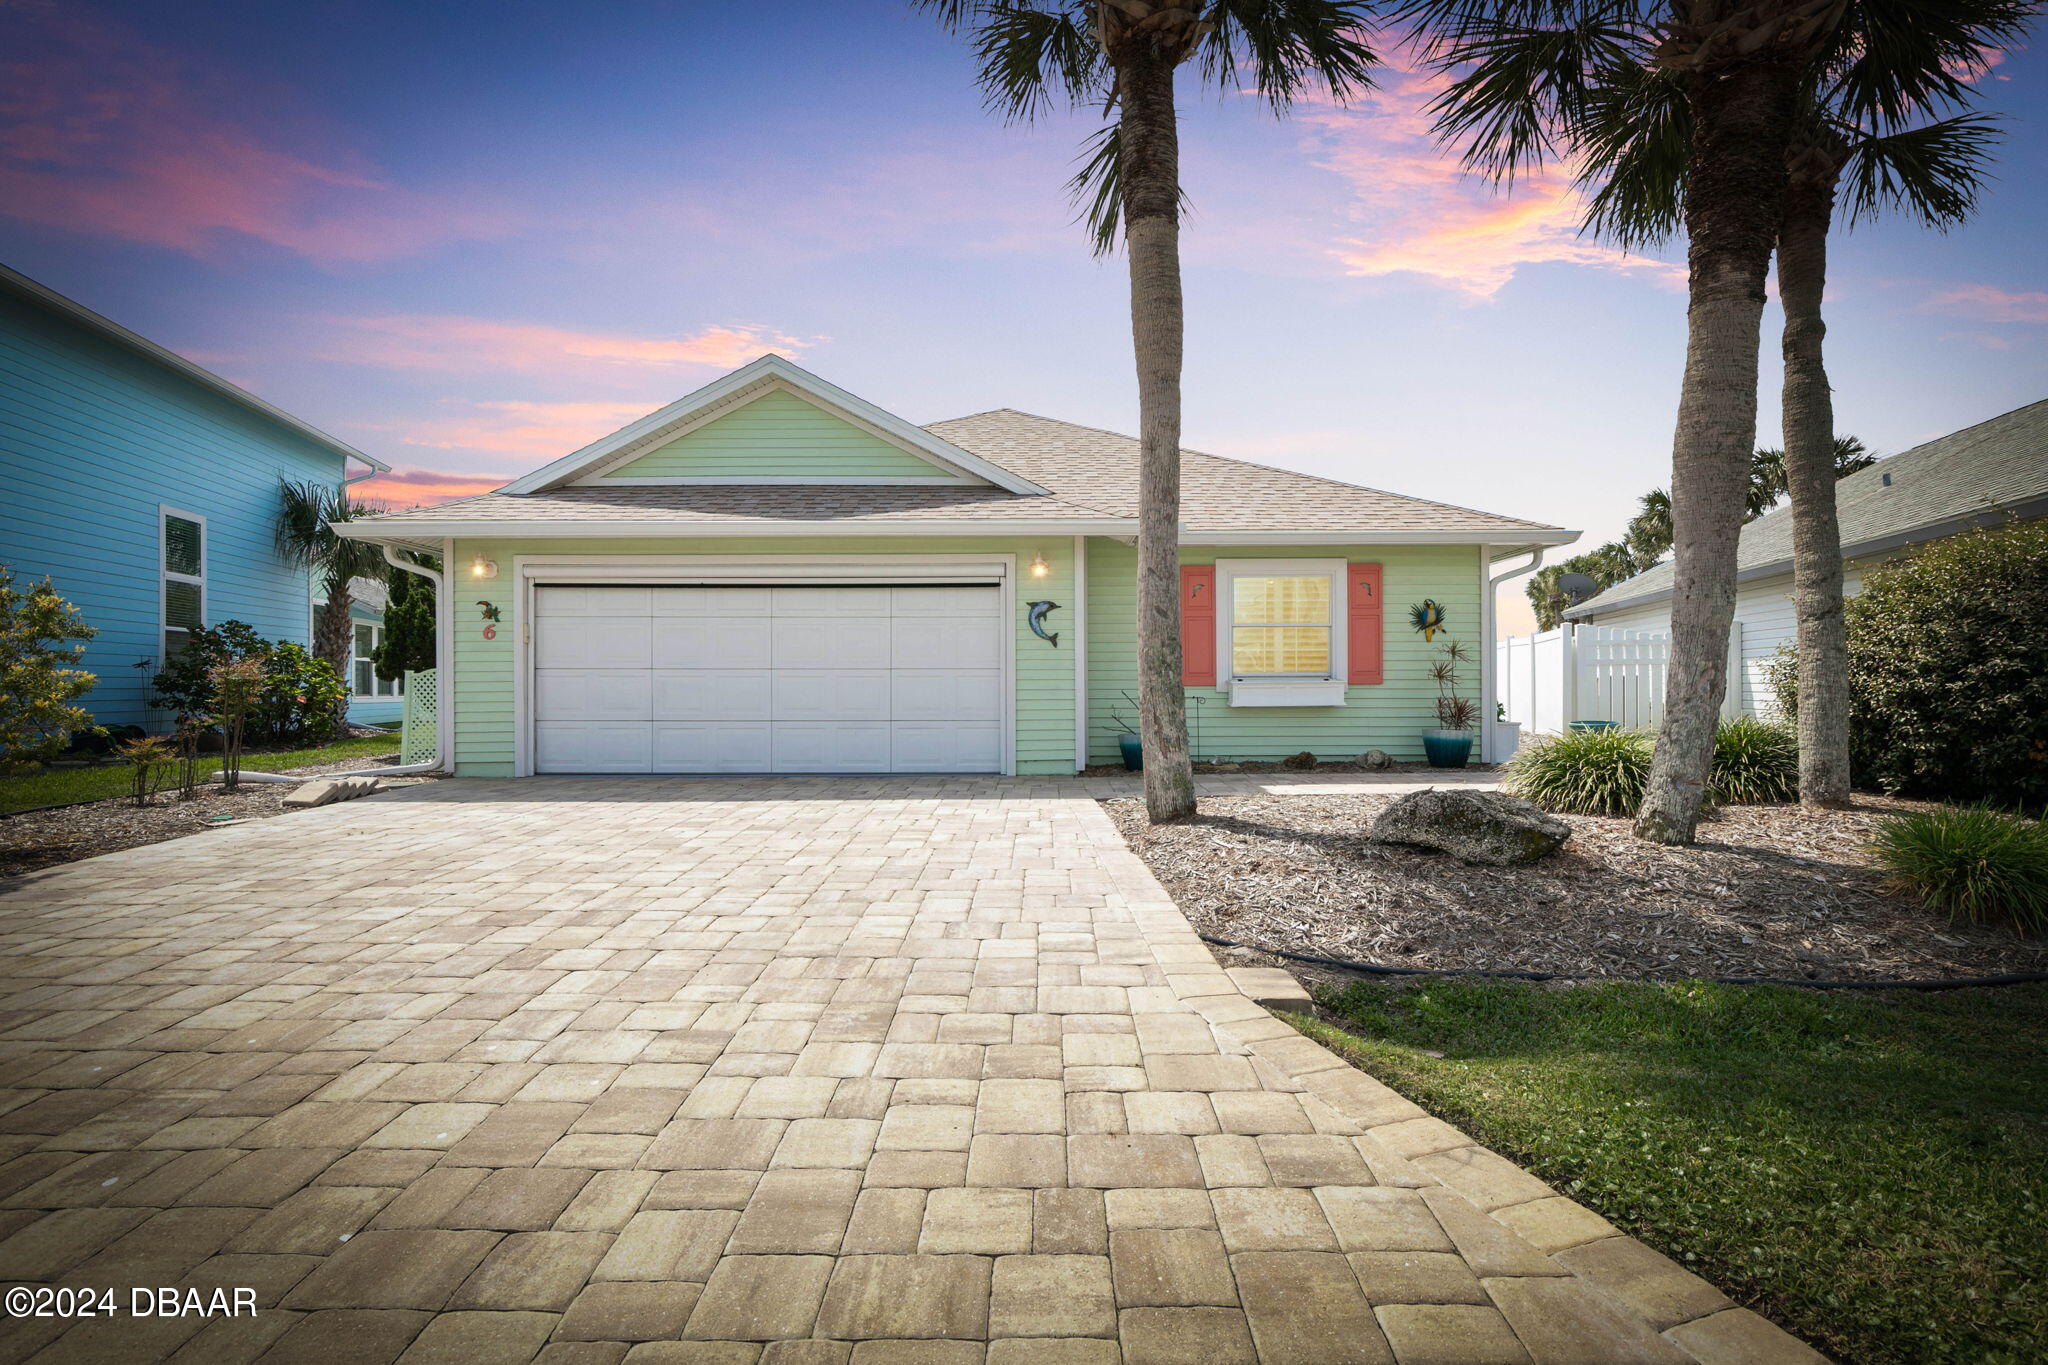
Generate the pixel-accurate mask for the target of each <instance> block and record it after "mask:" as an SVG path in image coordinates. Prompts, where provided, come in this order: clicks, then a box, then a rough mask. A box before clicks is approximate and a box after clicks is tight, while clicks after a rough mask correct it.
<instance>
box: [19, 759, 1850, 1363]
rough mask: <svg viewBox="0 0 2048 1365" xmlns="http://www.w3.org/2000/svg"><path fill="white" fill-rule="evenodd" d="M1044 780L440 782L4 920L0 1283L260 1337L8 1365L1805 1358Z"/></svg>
mask: <svg viewBox="0 0 2048 1365" xmlns="http://www.w3.org/2000/svg"><path fill="white" fill-rule="evenodd" d="M1073 790H1074V788H1072V787H1071V786H1070V787H1067V788H1066V789H1065V793H1066V794H1062V789H1061V788H1060V786H1059V785H1058V784H1057V783H1051V782H1041V783H1033V782H1029V781H1008V782H1002V781H994V780H986V781H980V782H977V781H933V782H925V783H917V782H910V781H879V780H877V781H852V780H837V781H835V780H796V779H780V780H774V779H754V780H748V781H704V780H699V781H666V780H659V781H650V780H545V781H527V782H522V783H512V782H451V783H441V784H437V785H433V786H427V787H418V788H412V789H409V790H406V791H403V792H398V793H393V794H390V795H387V796H383V797H378V798H375V799H372V800H369V801H359V802H355V803H352V804H349V805H345V806H336V807H330V808H327V809H324V810H319V811H313V812H307V813H304V814H299V815H293V816H289V817H285V818H281V819H276V820H268V821H263V822H260V823H256V824H251V825H246V826H240V827H235V828H230V829H225V830H221V831H218V832H214V833H209V834H205V835H200V836H196V837H193V838H190V839H185V840H180V841H177V842H173V843H168V844H161V845H157V846H154V847H149V848H141V849H133V850H130V851H128V852H125V853H120V854H115V855H112V856H109V857H106V858H102V859H97V860H94V861H92V862H88V863H83V864H76V865H73V866H71V867H68V868H64V869H60V870H57V871H54V872H49V873H43V874H37V875H34V876H32V877H29V878H25V879H23V880H22V881H21V882H19V883H15V884H13V885H12V887H11V889H9V890H7V891H4V892H0V950H4V954H5V963H4V980H0V1049H4V1051H0V1086H5V1087H8V1088H7V1089H6V1090H4V1091H0V1143H4V1146H0V1156H4V1158H5V1164H4V1165H0V1237H4V1238H5V1240H4V1242H0V1279H4V1280H7V1281H9V1282H27V1283H32V1284H44V1285H51V1284H54V1285H72V1286H93V1287H96V1288H114V1289H116V1290H118V1291H119V1298H120V1302H121V1306H122V1307H123V1308H125V1307H127V1306H128V1291H129V1289H130V1287H132V1286H144V1287H158V1286H198V1287H201V1288H206V1289H210V1288H212V1287H214V1286H225V1287H231V1288H233V1287H240V1288H247V1289H251V1290H253V1291H254V1296H255V1300H256V1302H257V1304H258V1305H259V1309H260V1311H258V1312H256V1313H255V1314H254V1316H248V1315H244V1316H240V1317H232V1318H214V1319H203V1318H198V1317H192V1316H183V1317H175V1318H162V1317H158V1318H145V1319H139V1320H138V1319H135V1318H131V1317H127V1316H117V1317H114V1318H111V1319H109V1318H99V1319H64V1318H30V1319H15V1320H12V1321H8V1322H6V1323H5V1324H0V1331H4V1332H5V1334H6V1338H5V1345H4V1349H0V1357H4V1358H5V1359H7V1360H14V1359H22V1358H29V1357H33V1358H35V1359H37V1360H42V1359H52V1360H54V1359H73V1358H76V1359H114V1360H143V1359H155V1358H163V1357H171V1358H175V1359H179V1360H193V1361H205V1362H226V1361H237V1360H251V1359H259V1358H260V1359H263V1360H266V1361H286V1360H318V1361H326V1360H337V1361H338V1360H348V1361H384V1360H393V1359H400V1358H403V1359H404V1360H406V1361H451V1362H457V1361H459V1362H494V1361H500V1360H502V1361H524V1360H528V1359H532V1358H534V1357H536V1356H538V1357H539V1358H541V1359H543V1360H548V1361H561V1362H584V1361H589V1362H599V1361H606V1362H608V1361H617V1360H619V1359H621V1358H626V1359H630V1360H631V1361H633V1362H635V1363H636V1365H642V1363H644V1362H678V1361H721V1362H722V1361H735V1362H743V1361H754V1360H760V1361H763V1362H773V1363H774V1365H812V1363H813V1362H820V1363H822V1362H847V1361H849V1360H851V1361H852V1362H859V1363H863V1365H865V1363H869V1362H876V1363H878V1362H890V1361H901V1362H934V1363H936V1365H956V1362H957V1363H958V1365H966V1363H967V1362H982V1361H984V1360H985V1361H986V1362H987V1365H1026V1363H1027V1362H1045V1363H1046V1365H1112V1363H1113V1362H1116V1361H1119V1360H1122V1361H1125V1362H1129V1363H1130V1365H1147V1363H1149V1362H1173V1363H1174V1365H1180V1363H1181V1362H1234V1361H1251V1360H1254V1359H1257V1360H1264V1361H1296V1362H1304V1363H1305V1365H1326V1363H1328V1362H1345V1361H1389V1360H1399V1361H1401V1362H1404V1363H1407V1362H1421V1361H1446V1362H1486V1361H1527V1360H1531V1359H1533V1360H1535V1361H1538V1362H1549V1361H1561V1362H1591V1361H1606V1360H1647V1361H1665V1360H1672V1361H1682V1360H1687V1359H1692V1358H1694V1356H1695V1355H1697V1356H1699V1357H1701V1358H1707V1359H1745V1360H1747V1359H1764V1358H1771V1359H1775V1358H1778V1356H1777V1355H1776V1354H1771V1353H1774V1352H1782V1353H1784V1358H1787V1359H1790V1358H1794V1353H1796V1352H1797V1351H1799V1350H1803V1348H1799V1347H1797V1346H1796V1343H1792V1342H1791V1341H1790V1339H1789V1338H1785V1337H1783V1336H1782V1335H1781V1334H1777V1333H1776V1331H1775V1329H1773V1328H1771V1327H1769V1325H1768V1324H1765V1323H1764V1322H1763V1321H1762V1320H1761V1319H1758V1318H1755V1317H1754V1316H1753V1315H1750V1314H1748V1313H1746V1312H1743V1311H1742V1310H1738V1309H1734V1308H1732V1307H1731V1306H1730V1305H1729V1304H1728V1302H1727V1300H1725V1299H1723V1298H1722V1297H1721V1296H1720V1295H1719V1294H1718V1293H1716V1292H1715V1291H1714V1290H1712V1289H1711V1288H1710V1287H1709V1286H1707V1285H1705V1284H1704V1283H1703V1282H1701V1281H1699V1280H1696V1279H1693V1278H1692V1277H1690V1276H1687V1275H1684V1273H1683V1272H1680V1271H1678V1270H1676V1268H1675V1267H1671V1266H1670V1265H1669V1263H1667V1262H1663V1261H1662V1260H1661V1258H1657V1257H1655V1256H1653V1255H1652V1254H1651V1253H1649V1252H1648V1251H1647V1250H1645V1249H1643V1248H1642V1247H1640V1246H1639V1245H1638V1244H1637V1243H1635V1242H1633V1241H1631V1240H1629V1239H1627V1238H1621V1237H1618V1236H1616V1235H1614V1232H1613V1229H1612V1228H1610V1227H1608V1226H1607V1225H1606V1224H1604V1223H1602V1222H1601V1221H1600V1220H1598V1219H1597V1218H1595V1217H1594V1216H1593V1215H1591V1214H1589V1213H1587V1212H1586V1211H1584V1210H1583V1209H1580V1208H1579V1207H1578V1206H1577V1205H1575V1204H1572V1203H1570V1202H1569V1201H1566V1200H1563V1199H1560V1198H1557V1197H1556V1196H1555V1195H1554V1193H1553V1192H1552V1191H1551V1190H1549V1189H1548V1188H1547V1187H1545V1186H1543V1185H1542V1184H1540V1183H1539V1182H1537V1181H1536V1180H1535V1179H1534V1178H1533V1177H1531V1176H1529V1175H1527V1174H1526V1173H1524V1172H1522V1171H1520V1170H1519V1169H1518V1168H1516V1167H1515V1166H1513V1165H1512V1164H1510V1163H1508V1162H1506V1161H1504V1160H1502V1159H1501V1158H1499V1157H1497V1156H1494V1155H1493V1154H1491V1153H1489V1152H1486V1151H1484V1150H1483V1149H1480V1148H1476V1147H1473V1146H1472V1145H1471V1144H1470V1143H1469V1142H1468V1141H1467V1140H1466V1139H1465V1138H1464V1137H1463V1136H1462V1135H1461V1134H1459V1133H1458V1132H1457V1131H1456V1130H1454V1129H1451V1128H1449V1127H1447V1126H1445V1125H1443V1124H1441V1123H1439V1122H1437V1121H1436V1120H1433V1119H1430V1118H1427V1117H1424V1116H1422V1115H1421V1113H1420V1111H1419V1110H1417V1109H1415V1108H1414V1107H1413V1106H1412V1105H1410V1104H1408V1103H1407V1102H1406V1101H1404V1100H1401V1099H1400V1098H1399V1097H1397V1096H1395V1095H1394V1094H1393V1093H1392V1092H1390V1091H1388V1090H1386V1089H1385V1088H1384V1087H1382V1086H1379V1085H1378V1084H1377V1083H1375V1082H1373V1081H1372V1080H1370V1079H1369V1078H1367V1077H1365V1076H1363V1075H1361V1074H1359V1073H1358V1072H1356V1071H1353V1070H1351V1069H1349V1068H1346V1067H1344V1066H1343V1065H1342V1064H1340V1063H1339V1062H1338V1061H1337V1059H1336V1058H1334V1057H1333V1056H1331V1055H1330V1054H1329V1053H1327V1052H1325V1051H1323V1050H1322V1049H1321V1048H1319V1047H1317V1046H1315V1045H1314V1044H1312V1043H1310V1042H1309V1041H1307V1040H1305V1039H1303V1038H1301V1037H1300V1036H1299V1035H1297V1034H1295V1033H1294V1032H1293V1031H1292V1030H1291V1029H1289V1028H1288V1027H1287V1026H1286V1025H1285V1024H1283V1023H1281V1022H1279V1021H1277V1020H1275V1019H1274V1018H1272V1017H1271V1016H1270V1015H1269V1014H1267V1013H1266V1012H1265V1011H1263V1010H1261V1009H1260V1008H1259V1007H1258V1006H1257V1005H1255V1004H1254V1003H1252V1001H1251V1000H1249V999H1247V998H1246V997H1245V996H1244V995H1242V994H1241V993H1239V991H1238V989H1237V987H1236V986H1235V985H1234V984H1233V982H1232V980H1231V978H1230V977H1228V976H1227V975H1225V974H1224V973H1223V972H1222V971H1221V970H1220V969H1219V968H1218V967H1217V966H1216V964H1215V962H1214V961H1213V959H1211V958H1210V956H1209V955H1208V953H1207V951H1206V950H1205V949H1204V948H1203V947H1202V945H1201V944H1200V942H1199V941H1198V940H1197V939H1196V938H1195V937H1194V936H1193V934H1192V932H1191V931H1190V930H1189V928H1188V926H1187V923H1186V921H1185V920H1184V919H1182V918H1181V916H1180V914H1179V912H1178V911H1176V910H1175V909H1174V908H1173V906H1172V904H1171V902H1170V901H1168V900H1167V899H1166V897H1165V895H1164V893H1163V892H1162V891H1161V890H1160V888H1159V887H1158V885H1157V884H1156V883H1155V882H1154V881H1153V880H1152V878H1151V876H1150V875H1149V873H1147V872H1146V871H1145V869H1144V867H1143V866H1142V864H1140V863H1139V862H1138V860H1137V859H1136V858H1135V857H1134V856H1132V855H1131V854H1130V853H1129V852H1128V851H1127V850H1126V849H1125V848H1124V847H1123V845H1122V843H1121V842H1120V841H1119V839H1118V837H1117V835H1116V833H1115V831H1114V829H1113V828H1112V827H1111V825H1110V823H1109V821H1108V820H1107V819H1106V817H1105V816H1104V815H1103V813H1102V812H1101V810H1100V808H1099V807H1097V806H1096V805H1095V804H1094V803H1093V802H1092V801H1090V800H1087V799H1085V798H1078V797H1076V796H1074V795H1072V794H1071V793H1072V792H1073ZM984 1343H988V1344H987V1345H984ZM1681 1347H1684V1348H1685V1349H1683V1350H1681ZM38 1352H41V1353H42V1354H37V1353H38ZM629 1352H630V1354H629ZM1717 1353H1718V1354H1717ZM1808 1358H1810V1357H1808Z"/></svg>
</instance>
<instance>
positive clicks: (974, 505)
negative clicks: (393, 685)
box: [368, 408, 1561, 543]
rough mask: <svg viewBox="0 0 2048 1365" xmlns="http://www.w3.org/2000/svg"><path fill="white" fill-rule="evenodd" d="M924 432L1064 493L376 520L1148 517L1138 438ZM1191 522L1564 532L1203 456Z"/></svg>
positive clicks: (703, 492) (685, 501) (581, 499)
mask: <svg viewBox="0 0 2048 1365" xmlns="http://www.w3.org/2000/svg"><path fill="white" fill-rule="evenodd" d="M925 430H927V431H929V432H931V433H932V434H934V435H936V436H938V437H941V438H942V439H944V440H947V441H950V442H952V443H953V444H954V445H956V446H959V447H960V448H961V449H963V450H967V451H969V452H971V453H973V454H975V455H977V456H980V457H981V458H982V459H985V460H987V461H989V462H990V463H992V464H995V465H999V466H1001V467H1002V468H1004V469H1007V470H1009V471H1011V472H1012V473H1015V474H1018V475H1021V476H1023V477H1024V478H1025V479H1028V480H1030V481H1031V482H1032V483H1035V484H1038V485H1039V486H1041V487H1044V488H1047V489H1050V490H1051V493H1050V494H1049V495H1046V496H1040V495H1034V494H1016V493H1008V492H1005V491H1003V490H1002V489H998V488H990V487H978V486H969V487H941V488H934V487H915V488H914V487H891V486H888V485H871V484H850V485H839V484H745V485H738V484H727V485H716V484H686V485H663V486H657V487H645V486H632V487H620V488H603V487H590V486H585V487H574V486H571V487H563V488H557V489H552V490H548V491H545V492H537V493H503V492H498V493H485V494H483V495H481V496H479V497H472V498H462V499H458V500H456V501H454V502H445V503H439V504H437V505H435V506H431V507H416V508H409V509H407V510H405V511H402V512H392V513H387V514H386V515H384V516H381V517H377V518H374V519H371V521H370V522H369V523H368V524H370V525H376V526H382V525H391V526H392V528H393V529H394V530H396V529H398V528H399V526H400V525H401V524H403V523H407V522H412V523H445V522H456V521H460V522H471V521H481V522H504V523H512V522H534V521H547V522H550V523H562V522H567V523H571V524H576V523H588V524H590V525H592V526H593V527H600V526H602V525H604V524H605V523H608V522H629V521H630V522H641V523H645V522H661V521H673V522H676V523H679V524H684V525H687V524H689V523H693V522H707V523H708V522H718V523H733V522H741V523H747V522H758V523H760V524H761V527H762V529H764V530H767V529H773V528H774V527H775V526H776V525H777V524H778V523H784V522H848V523H864V524H874V523H889V522H903V523H906V524H909V525H916V524H918V523H925V522H954V521H976V522H983V521H985V522H989V523H992V524H993V523H1000V522H1006V521H1016V522H1027V521H1028V522H1045V521H1104V520H1114V521H1129V520H1131V519H1133V518H1135V517H1136V516H1137V514H1138V443H1137V441H1135V440H1134V439H1132V438H1131V437H1129V436H1120V435H1117V434H1116V433H1114V432H1108V431H1099V430H1097V429H1095V428H1093V427H1083V426H1076V425H1074V424H1073V423H1071V422H1060V421H1055V420H1054V419H1052V418H1050V417H1036V416H1033V415H1032V414H1030V413H1025V412H1017V411H1014V410H1011V409H1008V408H1003V409H998V410H996V411H994V412H983V413H977V414H975V415H974V416H971V417H959V418H954V419H953V420H951V421H945V422H934V423H932V424H931V425H930V426H928V427H926V428H925ZM1181 478H1182V492H1181V522H1182V525H1183V527H1184V528H1185V529H1186V530H1188V531H1191V532H1202V531H1212V532H1225V531H1227V532H1248V531H1249V532H1256V531H1329V530H1351V529H1356V530H1360V531H1367V532H1372V531H1382V532H1396V531H1412V532H1430V533H1438V534H1447V535H1458V534H1470V535H1471V536H1472V537H1473V538H1474V539H1475V540H1484V539H1496V540H1499V541H1500V542H1502V543H1509V542H1512V541H1514V540H1516V539H1517V538H1519V537H1522V536H1525V535H1530V536H1541V537H1554V536H1557V535H1559V534H1561V532H1560V529H1559V528H1558V527H1555V526H1544V525H1540V524H1538V523H1536V522H1530V521H1519V520H1517V519H1515V518H1513V517H1503V516H1496V515H1494V514H1492V513H1490V512H1475V511H1473V510H1471V509H1469V508H1464V507H1454V506H1451V505H1450V504H1448V503H1440V502H1429V501H1427V500H1425V499H1422V498H1410V497H1403V496H1401V495H1399V494H1396V493H1383V492H1380V491H1379V490H1377V489H1372V488H1360V487H1357V486H1355V485H1352V484H1347V483H1338V482H1337V481H1335V480H1334V479H1324V478H1318V477H1316V476H1314V475H1311V474H1299V473H1295V472H1294V471H1292V470H1286V469H1274V468H1272V467H1270V466H1267V465H1260V464H1252V463H1250V462H1249V461H1245V460H1232V459H1226V458H1224V457H1222V456H1219V455H1207V454H1203V453H1202V452H1201V451H1196V450H1189V451H1183V452H1182V469H1181Z"/></svg>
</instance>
